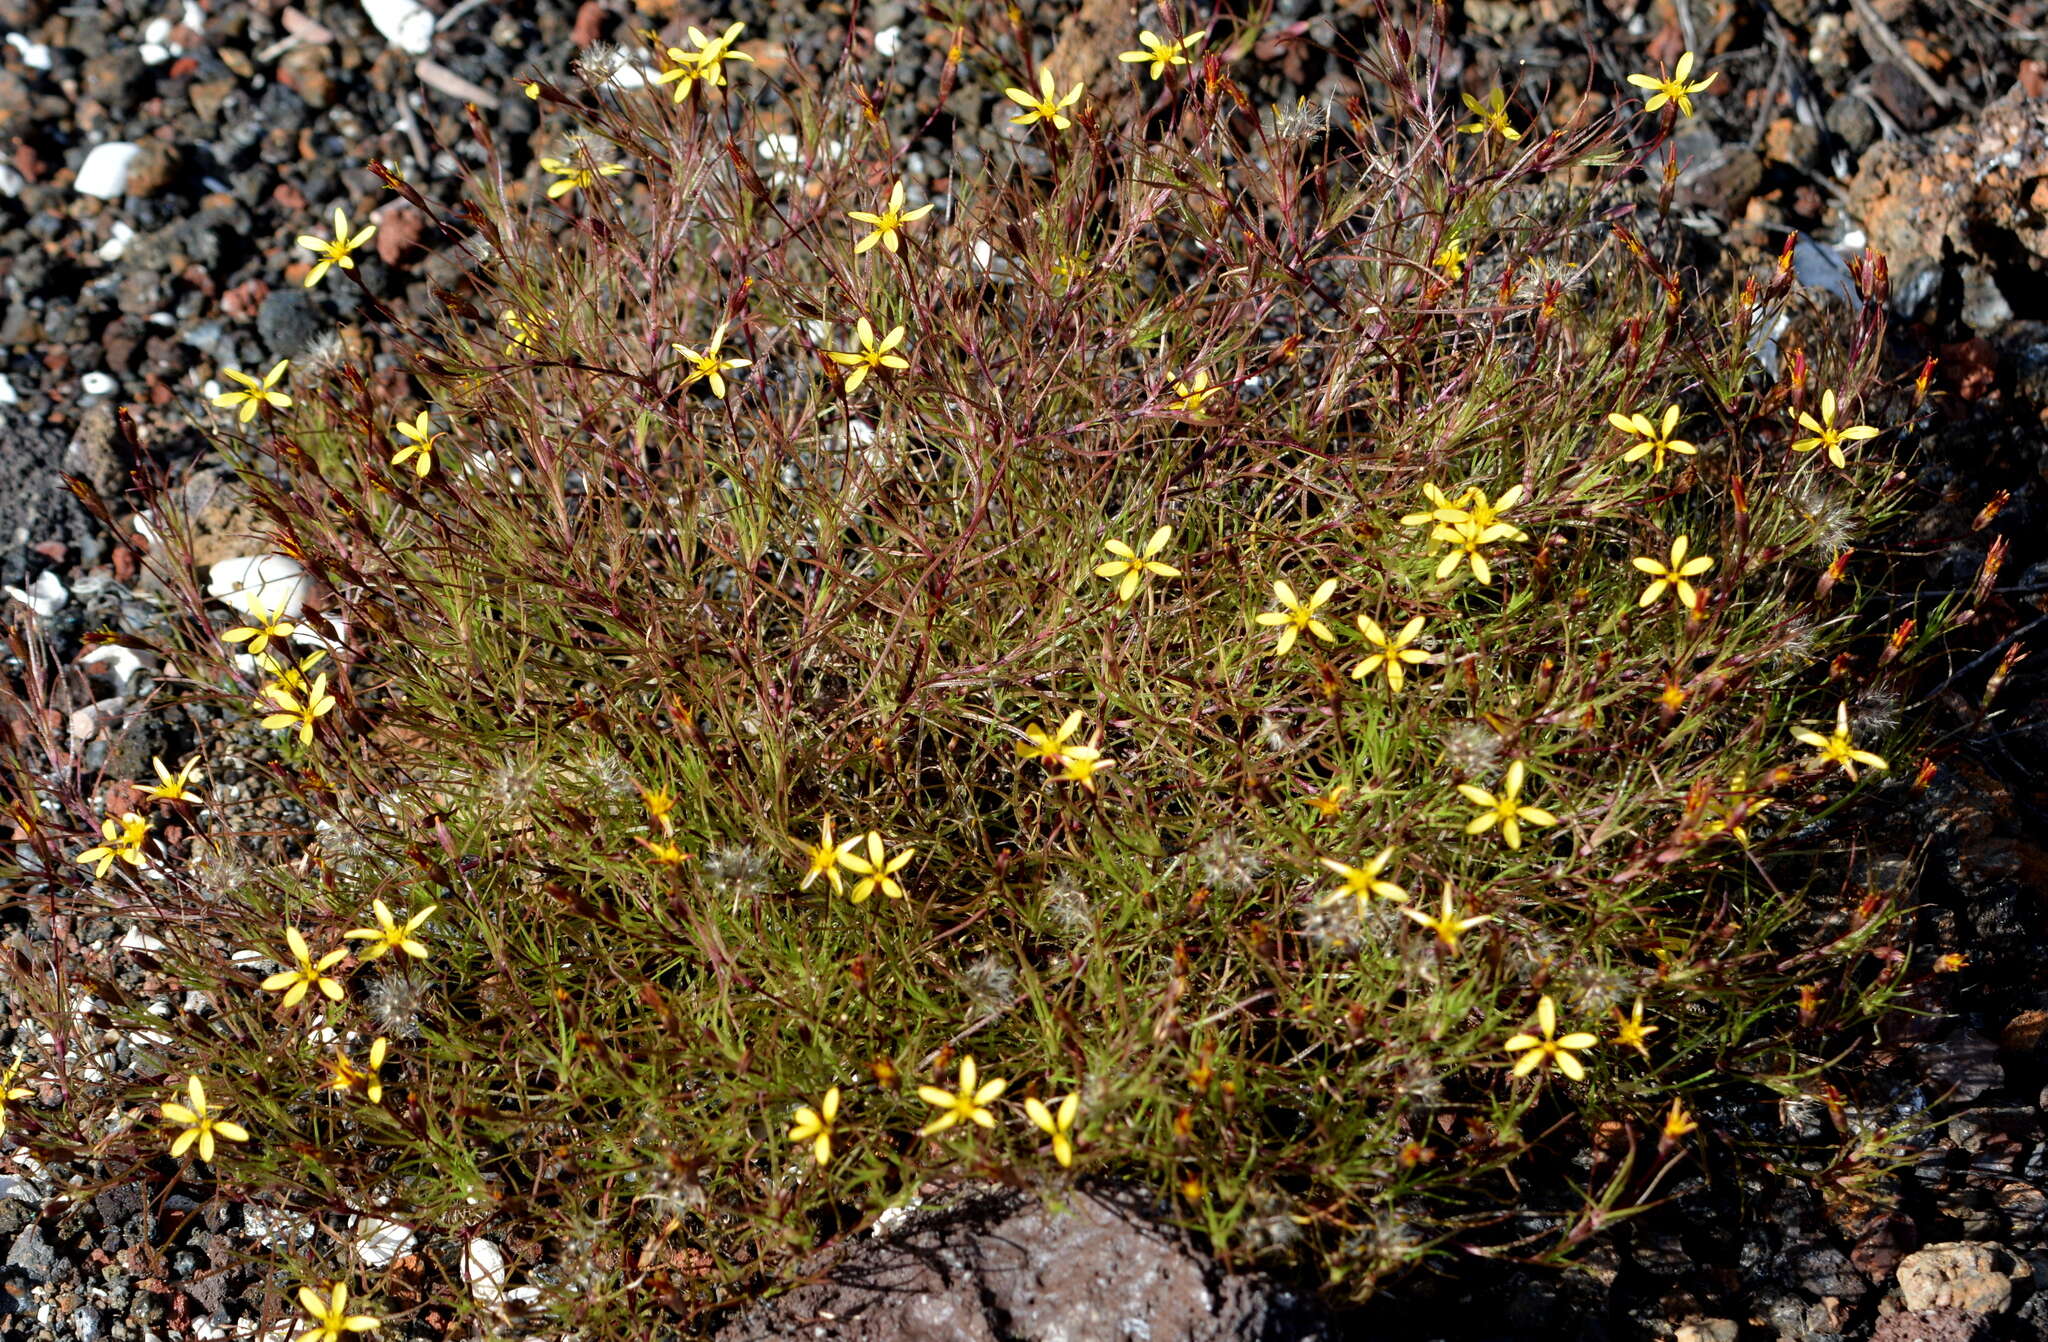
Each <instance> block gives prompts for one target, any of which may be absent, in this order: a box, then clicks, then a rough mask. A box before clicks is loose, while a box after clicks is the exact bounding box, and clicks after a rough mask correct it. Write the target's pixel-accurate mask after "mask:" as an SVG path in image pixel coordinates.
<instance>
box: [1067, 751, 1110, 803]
mask: <svg viewBox="0 0 2048 1342" xmlns="http://www.w3.org/2000/svg"><path fill="white" fill-rule="evenodd" d="M1115 764H1116V761H1114V760H1109V759H1104V758H1103V755H1102V752H1101V751H1099V750H1097V749H1096V748H1095V747H1094V746H1068V747H1067V757H1066V759H1065V760H1064V761H1062V763H1061V766H1060V771H1059V772H1058V773H1056V774H1054V775H1053V781H1055V782H1059V783H1079V784H1080V785H1081V786H1082V787H1084V788H1087V789H1088V790H1089V791H1090V792H1093V791H1095V775H1096V772H1097V771H1098V770H1102V769H1109V768H1113V767H1115Z"/></svg>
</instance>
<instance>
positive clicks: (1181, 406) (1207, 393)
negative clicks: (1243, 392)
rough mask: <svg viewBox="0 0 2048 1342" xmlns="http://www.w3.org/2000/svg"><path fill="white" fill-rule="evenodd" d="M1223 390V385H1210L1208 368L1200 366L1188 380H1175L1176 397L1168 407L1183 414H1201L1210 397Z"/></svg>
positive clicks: (1168, 403) (1174, 390)
mask: <svg viewBox="0 0 2048 1342" xmlns="http://www.w3.org/2000/svg"><path fill="white" fill-rule="evenodd" d="M1222 390H1223V388H1221V387H1212V386H1210V385H1209V370H1208V369H1206V368H1198V369H1196V370H1195V375H1194V376H1193V377H1192V378H1189V379H1188V380H1187V381H1185V382H1182V381H1179V380H1177V379H1176V380H1175V382H1174V384H1173V395H1174V399H1173V400H1171V401H1169V402H1167V405H1166V408H1167V409H1168V410H1172V411H1176V412H1178V413H1179V414H1183V415H1199V414H1201V413H1202V407H1203V405H1205V404H1207V402H1208V400H1209V398H1210V397H1211V396H1214V395H1216V393H1218V392H1220V391H1222Z"/></svg>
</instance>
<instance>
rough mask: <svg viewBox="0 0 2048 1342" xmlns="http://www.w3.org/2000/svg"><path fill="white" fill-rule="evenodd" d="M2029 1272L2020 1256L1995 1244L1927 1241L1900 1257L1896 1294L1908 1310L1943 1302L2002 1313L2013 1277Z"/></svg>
mask: <svg viewBox="0 0 2048 1342" xmlns="http://www.w3.org/2000/svg"><path fill="white" fill-rule="evenodd" d="M2032 1275H2033V1269H2032V1268H2030V1267H2028V1266H2027V1263H2026V1261H2025V1260H2024V1259H2020V1258H2015V1257H2014V1256H2012V1255H2011V1254H2009V1253H2007V1252H2006V1250H2005V1249H2004V1248H2002V1247H2001V1246H1999V1245H1996V1244H1985V1243H1981V1242H1978V1241H1974V1240H1957V1241H1952V1242H1950V1243H1947V1244H1930V1245H1928V1246H1927V1247H1926V1248H1924V1249H1922V1250H1920V1251H1919V1252H1918V1253H1912V1254H1908V1255H1906V1257H1905V1258H1904V1259H1903V1260H1902V1261H1901V1262H1900V1263H1899V1298H1900V1299H1901V1300H1902V1301H1904V1302H1905V1306H1906V1308H1907V1309H1908V1310H1912V1311H1919V1310H1928V1309H1940V1308H1948V1309H1959V1310H1962V1311H1964V1312H1965V1313H1969V1314H2002V1313H2004V1312H2005V1311H2006V1310H2007V1309H2009V1308H2010V1307H2011V1306H2012V1294H2013V1291H2012V1288H2013V1282H2014V1281H2015V1280H2024V1279H2026V1278H2028V1277H2031V1276H2032Z"/></svg>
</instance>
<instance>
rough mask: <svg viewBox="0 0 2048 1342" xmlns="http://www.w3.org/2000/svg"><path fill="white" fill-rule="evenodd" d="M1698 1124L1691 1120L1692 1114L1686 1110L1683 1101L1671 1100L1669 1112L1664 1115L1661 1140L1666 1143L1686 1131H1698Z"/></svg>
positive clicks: (1674, 1139)
mask: <svg viewBox="0 0 2048 1342" xmlns="http://www.w3.org/2000/svg"><path fill="white" fill-rule="evenodd" d="M1699 1126H1700V1125H1699V1124H1698V1123H1697V1122H1695V1121H1694V1120H1693V1116H1692V1115H1691V1114H1689V1113H1687V1112H1686V1108H1685V1101H1683V1100H1673V1101H1672V1102H1671V1112H1670V1113H1668V1114H1666V1115H1665V1116H1664V1132H1663V1140H1664V1141H1665V1142H1667V1143H1669V1142H1675V1141H1677V1140H1678V1139H1679V1138H1681V1137H1683V1136H1685V1135H1686V1134H1687V1133H1691V1132H1697V1131H1699Z"/></svg>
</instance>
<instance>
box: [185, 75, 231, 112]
mask: <svg viewBox="0 0 2048 1342" xmlns="http://www.w3.org/2000/svg"><path fill="white" fill-rule="evenodd" d="M235 88H236V81H235V80H232V79H212V80H207V81H205V82H196V81H195V82H194V83H193V84H192V85H191V87H189V88H187V89H186V90H185V96H186V97H187V98H190V99H191V100H192V113H193V115H194V116H197V117H198V118H199V119H200V120H201V121H207V122H212V121H217V120H219V119H220V107H221V104H222V103H224V102H226V101H227V100H228V95H229V94H231V93H233V92H234V91H235Z"/></svg>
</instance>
